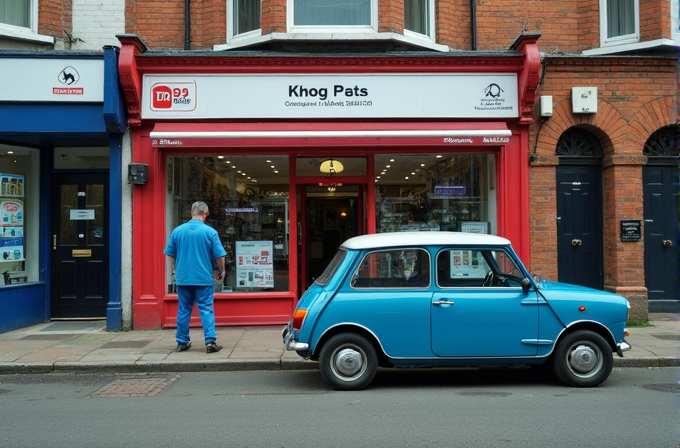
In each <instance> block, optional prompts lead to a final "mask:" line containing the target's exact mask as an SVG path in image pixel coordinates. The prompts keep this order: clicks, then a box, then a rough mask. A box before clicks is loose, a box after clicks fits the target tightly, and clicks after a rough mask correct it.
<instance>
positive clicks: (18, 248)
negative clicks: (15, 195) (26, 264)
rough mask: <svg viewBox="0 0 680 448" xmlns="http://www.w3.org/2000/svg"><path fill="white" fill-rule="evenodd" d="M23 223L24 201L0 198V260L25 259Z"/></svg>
mask: <svg viewBox="0 0 680 448" xmlns="http://www.w3.org/2000/svg"><path fill="white" fill-rule="evenodd" d="M3 176H4V174H3ZM3 179H4V178H3ZM22 186H23V183H22ZM3 188H4V186H3ZM23 225H24V203H23V201H20V200H18V199H5V198H0V261H23V260H24V227H23Z"/></svg>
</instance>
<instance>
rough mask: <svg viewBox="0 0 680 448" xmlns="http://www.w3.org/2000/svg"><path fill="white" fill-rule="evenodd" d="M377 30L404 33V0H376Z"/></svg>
mask: <svg viewBox="0 0 680 448" xmlns="http://www.w3.org/2000/svg"><path fill="white" fill-rule="evenodd" d="M378 22H379V23H378V31H379V32H381V33H399V34H404V1H403V0H378Z"/></svg>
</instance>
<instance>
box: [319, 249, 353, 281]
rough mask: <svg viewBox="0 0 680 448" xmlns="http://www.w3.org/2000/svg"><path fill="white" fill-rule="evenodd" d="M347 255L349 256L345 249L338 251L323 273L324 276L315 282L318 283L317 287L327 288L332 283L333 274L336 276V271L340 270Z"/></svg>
mask: <svg viewBox="0 0 680 448" xmlns="http://www.w3.org/2000/svg"><path fill="white" fill-rule="evenodd" d="M346 255H347V251H346V250H344V249H340V250H338V253H336V254H335V257H333V259H332V260H331V262H330V264H329V265H328V266H327V267H326V269H325V270H324V271H323V274H321V275H320V276H319V277H318V278H317V279H316V280H314V283H316V284H317V285H321V286H326V285H327V284H328V282H330V281H331V278H333V274H335V271H337V270H338V266H340V263H342V260H344V259H345V256H346Z"/></svg>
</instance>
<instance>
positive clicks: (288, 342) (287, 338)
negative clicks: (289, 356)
mask: <svg viewBox="0 0 680 448" xmlns="http://www.w3.org/2000/svg"><path fill="white" fill-rule="evenodd" d="M294 333H295V332H294V331H293V330H292V329H291V328H290V326H286V327H283V331H282V332H281V336H282V337H283V346H284V347H285V348H286V350H288V351H293V350H294V351H296V352H298V353H306V352H307V351H309V344H306V343H304V342H298V341H296V340H295V339H294V337H293V336H294Z"/></svg>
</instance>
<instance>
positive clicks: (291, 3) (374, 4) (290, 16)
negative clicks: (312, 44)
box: [286, 0, 378, 34]
mask: <svg viewBox="0 0 680 448" xmlns="http://www.w3.org/2000/svg"><path fill="white" fill-rule="evenodd" d="M294 7H295V0H288V1H287V3H286V16H287V17H286V18H287V22H288V26H287V28H288V32H289V33H317V34H318V33H343V34H347V33H377V32H378V0H371V24H370V25H346V26H339V25H338V26H329V25H317V26H309V25H303V26H300V25H298V26H296V25H295V23H294V21H293V20H294V17H295V14H294Z"/></svg>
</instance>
